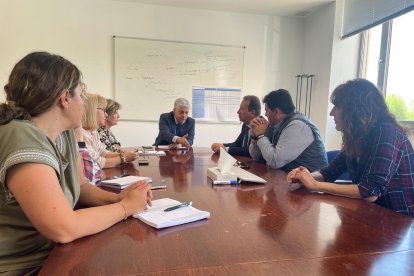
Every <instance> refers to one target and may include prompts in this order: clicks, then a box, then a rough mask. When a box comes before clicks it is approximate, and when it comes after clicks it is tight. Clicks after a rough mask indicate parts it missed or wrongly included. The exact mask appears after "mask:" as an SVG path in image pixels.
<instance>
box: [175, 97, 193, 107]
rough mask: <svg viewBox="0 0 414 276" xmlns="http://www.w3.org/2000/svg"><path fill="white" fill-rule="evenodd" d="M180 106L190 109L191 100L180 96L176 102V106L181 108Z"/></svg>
mask: <svg viewBox="0 0 414 276" xmlns="http://www.w3.org/2000/svg"><path fill="white" fill-rule="evenodd" d="M180 107H184V108H188V109H190V102H189V101H188V100H187V99H184V98H178V99H176V100H175V102H174V108H180Z"/></svg>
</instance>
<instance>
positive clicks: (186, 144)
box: [170, 134, 191, 148]
mask: <svg viewBox="0 0 414 276" xmlns="http://www.w3.org/2000/svg"><path fill="white" fill-rule="evenodd" d="M187 137H188V134H186V135H184V136H183V137H178V138H177V143H179V144H181V145H183V146H184V147H186V148H190V147H191V145H190V142H188V140H187ZM174 147H175V145H174V144H171V145H170V148H174Z"/></svg>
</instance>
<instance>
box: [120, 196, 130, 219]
mask: <svg viewBox="0 0 414 276" xmlns="http://www.w3.org/2000/svg"><path fill="white" fill-rule="evenodd" d="M118 203H119V204H121V206H122V209H124V213H125V217H124V220H126V219H127V218H128V215H127V210H126V207H125V205H124V203H122V200H121V201H118Z"/></svg>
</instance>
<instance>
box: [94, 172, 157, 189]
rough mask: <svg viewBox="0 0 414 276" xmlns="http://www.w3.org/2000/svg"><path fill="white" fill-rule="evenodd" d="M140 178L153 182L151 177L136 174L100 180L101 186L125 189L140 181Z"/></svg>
mask: <svg viewBox="0 0 414 276" xmlns="http://www.w3.org/2000/svg"><path fill="white" fill-rule="evenodd" d="M140 180H148V182H150V183H151V182H152V178H151V177H147V176H135V175H129V176H124V177H119V178H114V179H107V180H103V181H101V182H100V186H103V187H108V188H114V189H124V188H126V187H128V186H129V185H131V184H133V183H135V182H137V181H140Z"/></svg>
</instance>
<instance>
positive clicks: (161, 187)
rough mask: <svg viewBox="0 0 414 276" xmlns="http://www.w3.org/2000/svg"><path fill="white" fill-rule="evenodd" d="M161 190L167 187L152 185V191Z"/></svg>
mask: <svg viewBox="0 0 414 276" xmlns="http://www.w3.org/2000/svg"><path fill="white" fill-rule="evenodd" d="M161 189H167V185H155V186H152V185H151V190H161Z"/></svg>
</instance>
